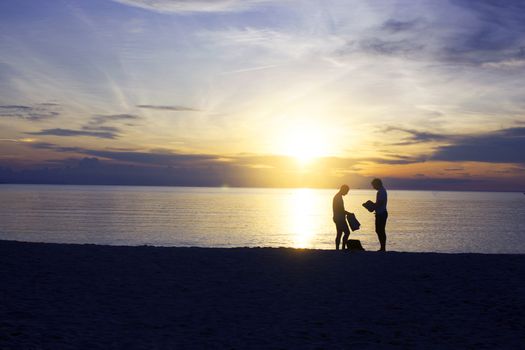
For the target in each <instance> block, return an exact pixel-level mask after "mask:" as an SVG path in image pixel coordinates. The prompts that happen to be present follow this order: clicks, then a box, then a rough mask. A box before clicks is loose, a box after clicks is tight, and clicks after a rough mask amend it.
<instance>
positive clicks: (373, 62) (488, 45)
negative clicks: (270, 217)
mask: <svg viewBox="0 0 525 350" xmlns="http://www.w3.org/2000/svg"><path fill="white" fill-rule="evenodd" d="M524 82H525V1H512V0H509V1H497V0H492V1H468V0H449V1H446V0H443V1H442V0H432V1H431V0H427V1H425V0H421V1H414V0H388V1H387V0H383V1H382V0H374V1H357V0H337V1H336V0H327V1H320V0H304V1H292V0H280V1H276V0H275V1H274V0H243V1H240V0H215V1H212V0H195V1H188V0H172V1H168V0H89V1H88V0H22V1H21V0H3V1H2V2H0V182H20V183H86V184H130V185H133V184H135V185H188V186H248V187H260V186H262V187H337V186H339V185H341V184H342V183H347V184H348V185H350V187H351V188H368V187H369V182H370V180H371V179H372V178H374V177H380V178H382V179H383V180H384V181H385V183H386V184H387V185H388V186H389V187H391V188H402V189H432V190H443V189H450V190H501V191H523V190H525V152H524V150H525V89H524V87H525V83H524Z"/></svg>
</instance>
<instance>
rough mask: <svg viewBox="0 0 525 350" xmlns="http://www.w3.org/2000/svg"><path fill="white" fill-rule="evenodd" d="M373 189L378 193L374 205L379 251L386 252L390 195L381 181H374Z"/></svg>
mask: <svg viewBox="0 0 525 350" xmlns="http://www.w3.org/2000/svg"><path fill="white" fill-rule="evenodd" d="M372 187H373V188H374V189H375V190H376V191H377V194H376V202H375V203H374V211H375V212H376V233H377V238H378V239H379V244H380V245H381V248H380V249H379V251H383V252H384V251H385V250H386V220H387V219H388V211H387V210H386V204H387V202H388V195H387V193H386V190H385V187H384V186H383V182H382V181H381V180H380V179H373V180H372Z"/></svg>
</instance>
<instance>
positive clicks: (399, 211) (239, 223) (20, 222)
mask: <svg viewBox="0 0 525 350" xmlns="http://www.w3.org/2000/svg"><path fill="white" fill-rule="evenodd" d="M336 192H337V190H335V189H334V190H326V189H266V188H264V189H263V188H195V187H126V186H56V185H51V186H47V185H0V239H3V240H18V241H30V242H53V243H92V244H109V245H134V246H135V245H155V246H185V247H186V246H199V247H295V248H315V249H333V248H334V237H335V225H334V223H333V222H332V212H331V210H332V197H333V195H334V194H335V193H336ZM388 194H389V200H388V211H389V219H388V223H387V238H388V242H387V249H388V250H395V251H406V252H447V253H458V252H477V253H520V254H523V253H525V195H523V193H517V192H515V193H494V192H431V191H395V190H391V191H389V192H388ZM368 199H371V200H374V199H375V191H373V190H352V189H351V190H350V192H349V194H348V195H347V196H345V197H344V201H345V207H346V210H347V211H351V212H354V213H355V214H356V216H357V218H358V220H359V221H360V222H361V229H360V230H358V231H355V232H352V234H351V238H354V239H359V240H361V242H362V244H363V246H364V248H365V249H367V250H377V249H378V248H379V244H378V241H377V236H376V234H375V232H374V215H373V214H372V213H369V212H368V211H366V209H364V208H363V207H362V206H361V204H362V203H363V202H365V201H366V200H368Z"/></svg>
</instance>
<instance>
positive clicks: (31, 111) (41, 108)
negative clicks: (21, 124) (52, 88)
mask: <svg viewBox="0 0 525 350" xmlns="http://www.w3.org/2000/svg"><path fill="white" fill-rule="evenodd" d="M57 107H59V105H58V104H56V103H40V104H36V105H34V106H26V105H0V118H18V119H23V120H27V121H34V122H37V121H41V120H44V119H50V118H54V117H57V116H59V115H60V113H59V112H58V111H57Z"/></svg>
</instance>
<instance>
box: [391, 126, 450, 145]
mask: <svg viewBox="0 0 525 350" xmlns="http://www.w3.org/2000/svg"><path fill="white" fill-rule="evenodd" d="M392 131H399V132H401V133H403V134H408V136H406V137H404V138H403V140H402V141H401V142H397V143H394V145H397V146H407V145H413V144H417V143H425V142H436V141H452V140H454V139H457V138H458V136H454V135H449V134H440V133H436V132H431V131H422V130H415V129H409V128H402V127H397V126H389V127H387V128H385V129H383V130H382V132H392Z"/></svg>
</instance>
